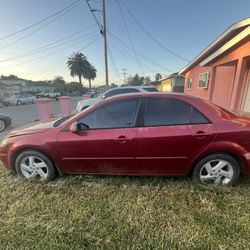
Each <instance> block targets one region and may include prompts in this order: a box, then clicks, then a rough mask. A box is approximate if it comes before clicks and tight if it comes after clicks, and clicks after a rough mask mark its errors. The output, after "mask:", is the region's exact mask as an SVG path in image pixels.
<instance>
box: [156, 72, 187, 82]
mask: <svg viewBox="0 0 250 250" xmlns="http://www.w3.org/2000/svg"><path fill="white" fill-rule="evenodd" d="M177 77H183V76H182V75H180V74H178V72H177V73H173V74H171V75H169V76H166V77H163V78H161V79H160V81H163V80H167V79H170V78H177Z"/></svg>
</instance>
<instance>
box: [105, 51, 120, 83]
mask: <svg viewBox="0 0 250 250" xmlns="http://www.w3.org/2000/svg"><path fill="white" fill-rule="evenodd" d="M108 52H109V56H110V58H111V62H112V64H113V67H114V70H115V73H116V76H117V77H118V78H119V79H120V80H121V81H122V78H121V76H120V74H119V70H118V68H117V65H116V63H115V60H114V57H113V55H112V52H111V50H110V48H109V47H108Z"/></svg>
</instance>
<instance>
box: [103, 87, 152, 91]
mask: <svg viewBox="0 0 250 250" xmlns="http://www.w3.org/2000/svg"><path fill="white" fill-rule="evenodd" d="M148 88H155V87H154V86H124V87H115V88H111V89H109V90H107V91H110V90H114V89H140V90H141V89H148Z"/></svg>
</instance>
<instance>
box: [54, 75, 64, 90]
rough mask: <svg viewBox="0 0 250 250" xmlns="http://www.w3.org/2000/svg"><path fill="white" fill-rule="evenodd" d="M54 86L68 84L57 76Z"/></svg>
mask: <svg viewBox="0 0 250 250" xmlns="http://www.w3.org/2000/svg"><path fill="white" fill-rule="evenodd" d="M52 84H53V85H54V86H56V87H59V86H64V85H65V84H66V82H65V81H64V79H63V77H62V76H56V77H55V78H54V80H53V82H52Z"/></svg>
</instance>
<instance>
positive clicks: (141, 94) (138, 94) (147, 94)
mask: <svg viewBox="0 0 250 250" xmlns="http://www.w3.org/2000/svg"><path fill="white" fill-rule="evenodd" d="M126 97H127V98H130V97H177V98H178V97H182V98H192V99H200V98H198V97H196V96H192V95H187V94H184V93H166V92H165V93H164V92H136V93H126V94H119V95H115V96H111V97H108V98H106V99H105V100H115V99H120V98H122V99H124V98H126Z"/></svg>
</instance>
